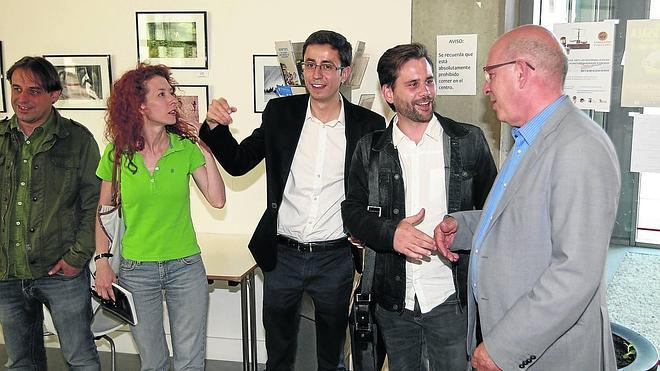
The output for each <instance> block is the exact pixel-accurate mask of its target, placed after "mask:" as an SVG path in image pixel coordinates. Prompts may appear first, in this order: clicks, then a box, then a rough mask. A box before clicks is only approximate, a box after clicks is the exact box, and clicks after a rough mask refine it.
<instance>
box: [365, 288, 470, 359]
mask: <svg viewBox="0 0 660 371" xmlns="http://www.w3.org/2000/svg"><path fill="white" fill-rule="evenodd" d="M415 304H417V303H415ZM376 320H377V321H378V329H379V330H380V333H381V334H382V335H383V340H385V348H386V349H387V357H388V364H389V369H390V371H412V370H426V369H427V366H426V357H425V355H428V364H429V369H430V370H431V371H464V370H466V369H467V365H468V362H467V344H466V339H467V309H466V308H463V310H461V308H460V306H459V303H458V299H457V298H456V294H453V295H452V296H450V297H449V298H448V299H447V300H446V301H445V302H444V303H442V304H440V305H438V306H437V307H435V308H433V309H432V310H431V311H430V312H428V313H421V311H420V310H419V305H415V310H414V311H411V310H408V309H404V310H403V311H402V312H401V313H398V312H391V311H388V310H385V309H383V308H382V307H381V306H376Z"/></svg>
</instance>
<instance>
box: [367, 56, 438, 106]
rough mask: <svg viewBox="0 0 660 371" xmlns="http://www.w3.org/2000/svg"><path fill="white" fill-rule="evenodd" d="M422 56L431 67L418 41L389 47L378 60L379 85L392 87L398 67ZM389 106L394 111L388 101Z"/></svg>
mask: <svg viewBox="0 0 660 371" xmlns="http://www.w3.org/2000/svg"><path fill="white" fill-rule="evenodd" d="M420 58H424V59H426V61H427V62H429V64H430V65H431V69H433V62H432V61H431V58H430V57H429V53H428V52H427V51H426V47H425V46H424V45H422V44H420V43H412V44H402V45H397V46H395V47H393V48H389V49H387V50H386V51H385V53H383V55H382V56H381V57H380V59H379V60H378V66H377V67H376V71H378V81H379V82H380V86H381V87H383V86H385V85H388V86H390V87H392V86H393V85H394V82H395V81H396V79H397V77H398V76H399V68H401V66H402V65H403V64H404V63H406V62H408V61H409V60H411V59H420ZM388 105H389V106H390V108H391V109H392V110H394V111H395V112H396V108H394V105H393V104H391V103H388Z"/></svg>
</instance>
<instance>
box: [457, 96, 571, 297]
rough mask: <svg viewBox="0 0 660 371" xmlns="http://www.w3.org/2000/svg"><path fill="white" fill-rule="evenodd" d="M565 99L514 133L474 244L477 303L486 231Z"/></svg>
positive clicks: (472, 272)
mask: <svg viewBox="0 0 660 371" xmlns="http://www.w3.org/2000/svg"><path fill="white" fill-rule="evenodd" d="M564 99H566V96H565V95H562V96H561V97H559V98H557V99H556V100H555V101H554V102H552V103H551V104H550V105H548V106H547V107H546V108H544V109H543V111H541V112H539V113H538V114H537V115H536V116H534V117H533V118H532V119H531V120H529V121H528V122H527V123H525V124H524V125H522V126H521V127H519V128H513V129H511V134H512V135H513V139H514V140H515V144H514V145H513V149H512V150H511V152H509V155H508V156H507V159H506V161H505V162H504V165H502V169H501V170H500V173H499V175H498V176H497V179H495V184H493V188H492V189H491V190H490V196H489V199H488V202H487V203H486V205H485V206H484V210H483V213H482V214H481V220H480V221H479V227H478V228H477V233H476V235H475V238H474V240H473V245H472V255H471V256H470V276H471V279H472V292H473V293H474V297H475V299H477V298H478V292H477V282H478V279H479V272H478V269H477V259H478V257H479V255H480V254H483V249H482V246H481V243H482V242H483V239H484V236H485V234H486V230H487V229H488V226H489V225H490V221H491V220H492V219H493V214H495V210H496V209H497V205H498V204H499V203H500V200H501V199H502V195H503V194H504V192H505V191H506V187H507V185H508V184H509V182H510V181H511V178H513V176H514V175H515V173H516V170H518V166H519V165H520V162H521V161H522V159H523V157H525V153H527V150H529V147H530V146H531V145H532V143H534V139H536V136H537V135H538V134H539V132H541V128H543V125H544V124H545V122H546V120H547V119H548V117H550V115H552V113H554V112H555V110H556V109H557V106H559V104H560V103H561V102H563V101H564Z"/></svg>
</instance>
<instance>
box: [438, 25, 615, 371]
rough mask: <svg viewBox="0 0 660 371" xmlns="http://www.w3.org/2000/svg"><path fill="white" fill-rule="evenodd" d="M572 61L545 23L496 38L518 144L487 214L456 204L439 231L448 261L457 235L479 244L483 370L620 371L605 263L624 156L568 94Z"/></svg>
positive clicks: (491, 91) (506, 114) (476, 314)
mask: <svg viewBox="0 0 660 371" xmlns="http://www.w3.org/2000/svg"><path fill="white" fill-rule="evenodd" d="M566 70H567V62H566V57H565V55H564V52H563V50H562V49H561V47H560V45H559V43H558V42H557V41H556V40H555V38H554V37H553V35H552V34H551V33H550V32H548V31H547V30H546V29H544V28H542V27H539V26H522V27H519V28H516V29H514V30H512V31H510V32H508V33H506V34H504V35H503V36H502V37H500V38H499V39H498V40H497V41H496V42H495V44H494V45H493V47H492V48H491V50H490V52H489V54H488V60H487V65H486V67H484V72H485V78H486V83H485V84H484V94H485V95H487V96H488V97H489V99H490V102H491V105H492V107H493V109H494V110H495V112H496V113H497V116H498V118H499V119H500V120H501V121H504V122H507V123H509V124H510V125H511V126H512V127H513V129H512V132H513V135H514V138H515V145H514V147H513V149H512V151H511V152H510V154H509V157H508V158H507V160H506V162H505V163H504V164H503V166H502V169H501V171H500V174H499V176H498V177H497V179H496V181H495V185H494V186H493V188H492V189H491V192H490V194H489V196H488V199H487V200H486V204H485V206H484V210H483V212H480V211H470V212H460V213H456V214H452V216H453V218H452V217H450V218H447V219H445V221H443V222H442V223H441V224H440V225H439V226H438V227H436V230H435V232H436V233H435V239H436V244H437V245H438V249H439V250H440V251H441V252H442V253H443V254H444V255H445V256H447V257H448V258H449V259H450V260H455V259H457V255H456V254H455V253H453V252H451V251H450V250H449V249H448V248H450V247H451V245H452V242H453V243H455V244H456V245H457V246H465V242H467V243H470V242H469V241H471V242H472V252H471V256H470V277H469V297H468V300H469V305H468V308H469V309H468V312H469V327H468V351H469V352H470V355H471V363H472V367H474V368H475V369H477V370H479V371H482V370H488V371H490V370H514V369H515V370H521V369H529V370H543V371H548V370H562V371H570V370H575V371H585V370H616V362H615V358H614V348H613V345H612V334H611V330H610V323H609V318H608V313H607V300H606V294H607V292H606V280H605V278H604V267H605V260H606V256H607V250H608V247H609V241H610V236H611V233H612V227H613V225H614V221H615V218H616V210H617V204H618V199H619V190H620V174H619V165H618V164H619V162H618V159H617V156H616V153H615V151H614V148H613V146H612V143H611V141H610V140H609V138H608V137H607V135H606V134H605V132H604V131H603V130H602V129H601V128H600V127H599V126H598V125H597V124H596V123H594V122H593V121H592V120H591V119H589V118H588V117H587V116H586V115H585V114H584V113H583V112H582V111H580V110H579V109H578V108H576V107H575V105H573V103H572V102H571V101H570V99H566V98H567V97H566V96H565V95H563V84H564V78H565V76H566ZM458 242H462V243H458ZM479 324H480V326H479Z"/></svg>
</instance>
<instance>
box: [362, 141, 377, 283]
mask: <svg viewBox="0 0 660 371" xmlns="http://www.w3.org/2000/svg"><path fill="white" fill-rule="evenodd" d="M381 134H382V131H376V132H374V133H373V134H372V135H371V143H370V145H368V146H363V147H362V149H363V151H365V152H367V153H363V158H365V159H368V161H369V168H368V177H369V179H368V182H369V207H378V205H380V202H379V201H380V197H379V193H378V192H379V188H378V168H379V159H380V151H375V150H374V145H375V144H376V143H378V139H379V138H380V136H381ZM365 155H366V156H365ZM375 266H376V251H374V250H372V249H371V248H369V247H366V246H365V248H364V268H362V277H361V279H360V283H361V287H360V293H362V294H369V293H371V286H372V284H373V281H374V270H375Z"/></svg>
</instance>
